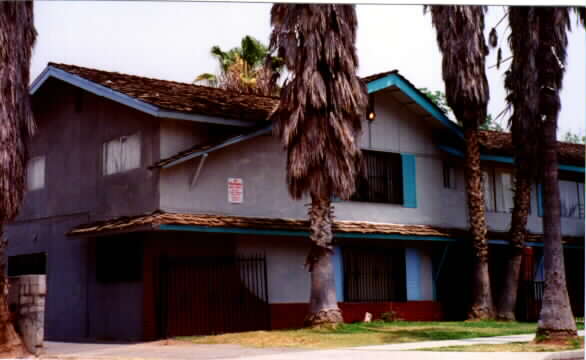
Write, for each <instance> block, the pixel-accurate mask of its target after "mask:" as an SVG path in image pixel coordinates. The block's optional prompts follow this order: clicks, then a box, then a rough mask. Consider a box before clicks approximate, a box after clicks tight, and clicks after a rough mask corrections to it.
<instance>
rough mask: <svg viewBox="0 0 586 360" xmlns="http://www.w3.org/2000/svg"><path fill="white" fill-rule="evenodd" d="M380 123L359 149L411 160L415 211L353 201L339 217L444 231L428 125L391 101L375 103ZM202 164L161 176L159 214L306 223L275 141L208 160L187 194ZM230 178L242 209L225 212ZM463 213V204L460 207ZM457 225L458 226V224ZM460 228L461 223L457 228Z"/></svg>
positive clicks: (254, 142)
mask: <svg viewBox="0 0 586 360" xmlns="http://www.w3.org/2000/svg"><path fill="white" fill-rule="evenodd" d="M376 104H377V107H376V111H377V119H376V121H374V122H373V123H372V124H370V126H369V124H368V123H367V122H366V121H365V122H364V125H363V129H364V131H363V134H362V137H361V140H360V142H361V145H362V147H363V148H364V149H371V150H378V151H386V152H396V153H405V154H410V155H414V156H415V164H416V173H417V177H416V181H417V185H416V191H417V197H418V207H417V208H405V207H404V206H402V205H391V204H380V203H378V204H375V203H365V202H356V201H347V202H337V203H336V204H335V207H336V217H337V218H338V219H342V220H368V221H380V222H392V223H406V224H409V223H411V224H434V225H447V224H449V223H450V221H451V219H450V218H449V217H447V216H446V214H445V211H443V210H444V208H443V207H442V205H441V202H442V191H441V190H442V187H441V181H442V162H441V159H440V157H441V156H442V154H440V153H439V152H438V151H437V150H436V147H435V146H434V145H433V141H432V129H431V128H430V126H429V123H428V122H426V120H422V119H421V118H420V117H419V116H418V115H416V114H415V113H413V112H411V111H410V110H409V109H407V108H405V107H403V106H402V105H401V104H399V103H398V102H397V101H396V100H395V99H394V98H393V97H392V96H391V95H390V94H388V93H381V94H380V96H379V95H377V99H376ZM199 161H200V158H198V159H194V160H190V161H188V162H186V163H183V164H180V165H177V166H175V167H171V168H168V169H162V170H161V171H160V176H161V180H160V194H161V208H162V209H164V210H169V211H194V212H213V213H219V214H231V215H242V216H267V217H290V218H304V217H306V216H307V215H306V214H307V209H306V207H305V204H307V203H308V199H302V200H298V201H295V200H292V199H291V198H290V196H289V194H288V192H287V187H286V179H285V166H286V153H285V151H284V150H283V149H282V146H281V145H280V143H279V142H278V139H276V138H274V137H272V136H260V137H257V138H254V139H251V140H247V141H245V142H242V143H239V144H235V145H231V146H229V147H227V148H224V149H221V150H218V151H215V152H213V153H210V154H209V156H208V158H207V159H206V160H205V163H204V165H203V167H202V170H201V173H200V175H199V177H198V179H197V183H196V184H195V186H193V187H191V186H190V181H191V178H192V177H193V175H194V173H195V171H196V169H197V166H198V163H199ZM228 178H242V179H243V183H244V202H243V203H242V204H230V203H229V202H228V195H227V180H228ZM461 207H462V209H461V210H462V211H464V209H463V204H462V205H461ZM458 220H459V219H458ZM462 224H463V225H462V226H464V225H465V219H464V221H463V223H462Z"/></svg>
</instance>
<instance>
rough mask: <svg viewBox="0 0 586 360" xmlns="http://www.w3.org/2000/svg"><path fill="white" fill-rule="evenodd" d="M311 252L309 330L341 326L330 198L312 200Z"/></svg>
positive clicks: (315, 197) (309, 262)
mask: <svg viewBox="0 0 586 360" xmlns="http://www.w3.org/2000/svg"><path fill="white" fill-rule="evenodd" d="M309 222H310V234H309V237H310V239H311V240H312V245H311V249H310V251H309V254H308V256H307V265H308V266H309V271H310V272H311V294H310V298H309V315H308V316H307V318H306V319H305V324H306V325H307V326H312V327H315V326H323V325H334V326H335V325H336V324H339V323H342V322H343V321H344V320H343V318H342V312H341V311H340V309H339V308H338V302H337V300H336V283H335V279H334V266H333V264H332V255H333V249H332V245H331V244H332V205H331V201H330V199H329V197H321V198H320V197H318V196H313V195H312V198H311V207H310V210H309Z"/></svg>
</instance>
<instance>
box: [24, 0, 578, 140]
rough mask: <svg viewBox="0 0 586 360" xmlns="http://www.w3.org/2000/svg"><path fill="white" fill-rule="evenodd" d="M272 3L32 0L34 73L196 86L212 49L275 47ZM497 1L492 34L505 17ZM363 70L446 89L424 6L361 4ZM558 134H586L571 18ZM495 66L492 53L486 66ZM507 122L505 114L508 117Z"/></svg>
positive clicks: (495, 80)
mask: <svg viewBox="0 0 586 360" xmlns="http://www.w3.org/2000/svg"><path fill="white" fill-rule="evenodd" d="M270 7H271V5H270V4H267V3H264V4H262V3H199V2H136V1H134V2H123V1H117V2H113V1H103V2H99V1H98V2H93V1H83V2H70V1H65V2H62V1H35V25H36V28H37V31H38V33H39V36H38V38H37V43H36V47H35V50H34V55H33V61H32V69H31V71H32V73H31V76H32V78H33V79H34V78H35V77H36V76H37V75H38V74H39V73H40V72H41V71H42V70H43V69H44V67H45V66H46V65H47V63H48V62H50V61H52V62H62V63H66V64H74V65H80V66H86V67H93V68H97V69H103V70H108V71H118V72H123V73H128V74H135V75H141V76H147V77H154V78H159V79H165V80H174V81H182V82H191V81H192V80H193V79H194V78H195V77H196V76H197V75H198V74H200V73H202V72H216V71H217V70H218V68H217V64H216V62H215V60H214V59H213V58H212V57H211V55H210V54H209V50H210V48H211V47H212V46H213V45H219V46H220V47H221V48H223V49H229V48H231V47H233V46H237V45H239V43H240V39H242V37H243V36H244V35H252V36H254V37H256V38H258V39H259V40H261V41H262V42H264V43H268V38H269V34H270V31H271V28H270V23H269V13H270ZM504 12H505V9H504V7H502V6H491V7H489V12H488V15H487V18H486V28H487V29H486V30H487V32H488V30H490V28H491V27H492V26H494V25H496V23H497V22H498V21H499V20H500V19H501V18H502V16H503V14H504ZM357 14H358V39H357V44H356V45H357V48H358V56H359V59H360V68H359V74H360V75H362V76H366V75H370V74H373V73H378V72H383V71H388V70H391V69H398V70H399V71H400V72H401V74H403V75H404V76H405V77H406V78H407V79H409V80H410V81H411V82H413V83H414V84H415V86H417V87H427V88H429V89H432V90H442V91H443V89H444V84H443V81H442V77H441V54H440V53H439V50H438V48H437V45H436V40H435V35H436V33H435V30H434V29H433V28H432V26H431V19H430V16H429V14H427V15H424V14H423V7H422V6H421V5H357ZM506 30H507V23H506V19H505V21H503V22H502V23H501V24H500V25H499V27H498V33H499V35H500V38H499V40H500V41H501V43H502V47H503V58H506V57H507V56H508V54H509V52H508V48H507V42H506V40H507V39H506V36H507V35H508V31H506ZM572 30H573V31H572V33H571V34H570V36H569V46H568V64H567V67H566V70H567V71H566V75H565V79H564V87H563V91H562V111H561V114H560V119H559V128H560V129H559V133H565V132H566V131H567V130H571V131H572V132H574V133H579V134H581V135H583V134H585V133H586V36H585V35H586V33H585V31H584V30H583V28H582V27H580V26H577V24H576V21H575V18H573V19H572ZM495 63H496V50H494V51H491V55H490V57H489V59H488V65H489V66H490V65H493V64H495ZM507 67H508V63H505V64H504V65H502V66H501V68H500V70H497V69H496V68H492V69H489V70H488V71H487V74H488V78H489V81H490V90H491V101H490V104H489V113H491V114H493V117H494V116H496V115H497V114H499V113H500V112H501V111H502V110H503V109H504V108H505V102H504V96H505V91H504V89H503V81H502V80H503V73H504V70H505V69H506V68H507ZM504 121H506V119H505V118H504V117H503V118H501V122H502V123H504Z"/></svg>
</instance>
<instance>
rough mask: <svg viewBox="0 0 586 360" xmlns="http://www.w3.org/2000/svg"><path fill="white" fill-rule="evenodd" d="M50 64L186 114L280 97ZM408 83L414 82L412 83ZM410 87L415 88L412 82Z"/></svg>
mask: <svg viewBox="0 0 586 360" xmlns="http://www.w3.org/2000/svg"><path fill="white" fill-rule="evenodd" d="M49 67H53V68H56V69H59V70H63V71H65V72H67V73H70V74H73V75H76V76H79V77H81V78H83V79H86V80H89V81H91V82H93V83H95V84H98V85H101V86H103V87H106V88H108V89H111V90H114V91H116V92H119V93H122V94H124V95H127V96H130V97H132V98H135V99H137V100H140V101H143V102H145V103H147V104H151V105H154V106H157V107H159V108H161V109H165V110H170V111H177V112H182V113H187V114H198V115H207V116H213V117H220V118H227V119H236V120H243V121H247V122H257V121H263V120H267V118H268V116H269V114H270V113H271V112H272V111H273V109H274V108H275V107H276V106H277V104H278V101H279V99H278V98H276V97H265V96H257V95H250V94H242V93H238V92H234V91H229V90H224V89H219V88H213V87H207V86H198V85H193V84H187V83H181V82H175V81H167V80H158V79H151V78H147V77H142V76H135V75H128V74H121V73H117V72H110V71H103V70H96V69H90V68H85V67H81V66H75V65H66V64H58V63H49ZM392 74H396V75H398V76H401V75H400V74H399V72H398V71H397V70H392V71H387V72H382V73H378V74H374V75H370V76H367V77H364V78H362V80H363V81H364V82H365V83H369V82H372V81H375V80H378V79H381V78H384V77H385V76H388V75H392ZM401 78H402V79H404V80H405V81H407V82H408V80H407V79H405V78H404V77H402V76H401ZM411 85H412V86H413V84H411ZM413 87H414V88H415V86H413ZM480 143H481V146H482V150H483V152H484V153H488V154H494V155H504V156H512V155H513V146H512V141H511V135H510V134H509V133H502V132H496V131H483V132H482V133H481V136H480ZM206 146H212V144H203V145H196V146H193V147H192V148H190V149H185V150H184V151H182V152H181V153H178V154H176V155H173V156H172V158H173V159H171V160H170V161H173V160H174V159H177V158H181V157H182V156H187V155H189V154H192V153H193V152H194V151H201V149H205V147H206ZM165 160H167V159H165ZM559 161H560V163H563V164H571V165H577V166H584V163H585V147H584V145H580V144H569V143H563V142H560V143H559ZM155 165H160V164H155Z"/></svg>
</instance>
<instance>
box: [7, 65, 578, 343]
mask: <svg viewBox="0 0 586 360" xmlns="http://www.w3.org/2000/svg"><path fill="white" fill-rule="evenodd" d="M364 81H365V82H366V84H367V85H368V91H369V93H370V101H371V105H372V108H373V109H374V112H375V114H376V116H375V117H374V120H368V119H366V116H365V119H364V124H363V133H362V135H361V136H362V137H361V146H362V148H363V150H364V151H363V154H364V159H365V161H364V163H365V172H364V174H365V175H364V177H363V178H362V179H361V180H360V186H359V187H358V190H357V192H356V194H355V195H354V196H353V198H352V200H350V201H336V202H335V204H334V206H335V217H336V221H335V224H334V232H335V234H334V240H335V243H336V248H335V258H334V263H335V272H336V291H337V298H338V300H339V302H340V307H341V308H342V310H343V312H344V315H345V319H346V321H357V320H360V319H361V318H362V317H363V316H364V312H365V311H369V312H371V313H374V314H375V316H380V314H381V313H383V312H389V311H393V312H395V313H396V314H397V315H398V316H399V317H401V318H403V319H410V320H433V319H458V318H462V317H463V316H464V315H465V312H466V309H467V304H468V300H469V284H470V280H471V279H470V256H469V254H468V252H467V244H469V241H468V238H467V233H466V229H467V227H468V224H467V214H466V212H467V209H466V201H465V200H466V199H465V198H466V193H465V189H464V178H463V170H462V169H463V156H462V154H463V134H462V131H461V128H460V127H459V126H458V125H457V124H455V123H453V122H452V121H450V120H449V119H448V118H447V117H446V116H445V115H444V114H443V113H442V112H441V110H439V109H438V108H437V107H436V106H435V105H434V104H433V103H432V102H431V101H429V99H428V98H427V97H426V96H425V95H423V94H422V93H421V92H419V91H418V90H417V88H416V87H415V86H414V85H413V84H411V83H410V82H409V81H408V80H407V79H405V78H404V77H403V76H402V75H400V74H399V73H398V72H397V71H391V72H387V73H382V74H377V75H374V76H370V77H367V78H365V79H364ZM31 93H32V94H33V104H34V113H35V118H36V121H37V124H38V132H37V135H36V136H35V137H34V139H33V140H32V143H31V151H30V154H31V159H30V162H29V165H28V183H27V193H26V196H25V200H24V204H23V207H22V210H21V213H20V216H19V217H18V218H17V219H16V221H15V222H14V223H13V224H11V225H9V226H7V237H8V239H9V250H8V253H9V259H8V272H9V274H10V275H18V274H27V273H46V274H47V279H48V280H47V281H48V296H47V303H46V319H45V324H46V331H45V334H46V337H47V338H48V339H51V340H72V339H80V338H97V339H127V340H140V339H154V338H158V337H165V336H172V335H189V334H196V333H211V332H222V331H236V330H250V329H259V328H287V327H295V326H300V325H301V323H302V321H303V317H304V315H305V312H306V311H307V304H308V300H309V273H308V272H307V269H306V268H304V263H305V256H306V254H307V251H308V248H309V240H308V237H307V235H308V225H307V221H306V219H307V207H306V204H307V202H308V201H307V199H306V200H301V201H294V200H292V199H291V197H290V196H289V194H288V192H287V187H286V184H285V164H286V161H285V159H286V154H285V151H284V149H283V147H282V145H281V144H280V143H279V141H278V139H277V138H275V137H274V136H272V134H271V124H270V123H269V122H268V120H267V118H268V116H269V114H270V112H271V111H272V110H273V109H274V108H275V105H276V104H277V102H278V99H277V98H271V97H261V96H253V95H243V94H238V93H233V92H230V91H225V90H221V89H217V88H209V87H203V86H195V85H191V84H184V83H177V82H171V81H162V80H156V79H149V78H144V77H138V76H131V75H125V74H119V73H113V72H107V71H101V70H95V69H88V68H83V67H78V66H72V65H63V64H52V63H51V64H49V65H48V66H47V68H46V69H45V71H44V72H43V73H42V74H41V75H40V76H39V77H38V78H37V79H36V80H35V81H34V83H33V84H32V86H31ZM482 151H483V153H482V160H483V164H484V167H485V171H484V174H485V177H484V180H485V189H486V191H485V194H486V201H487V220H488V225H489V230H490V231H489V240H490V241H489V242H490V244H491V271H492V277H493V285H494V286H493V287H494V288H495V289H494V291H498V287H499V282H500V281H501V280H500V279H501V278H502V271H503V268H504V267H503V264H504V263H503V261H504V256H503V249H505V248H506V244H507V242H506V231H507V230H508V227H509V224H510V211H511V208H512V196H513V190H512V186H513V185H512V184H513V180H512V179H513V178H512V169H513V168H512V162H513V160H512V147H511V139H510V136H509V134H506V133H496V132H484V133H483V134H482ZM559 154H560V179H561V180H560V189H561V190H562V209H563V214H562V215H563V218H562V230H563V235H564V242H565V245H564V246H566V248H567V249H569V251H566V265H567V277H568V287H569V289H570V294H571V297H572V301H573V303H574V304H575V307H574V309H575V311H579V312H583V307H582V304H583V299H584V285H583V284H584V273H583V266H584V251H583V247H584V240H583V237H584V146H582V145H573V144H565V143H561V144H560V150H559ZM531 206H532V207H531V214H530V217H529V222H528V229H529V231H530V233H531V235H530V240H531V241H530V242H529V243H528V247H529V248H528V250H527V254H528V255H527V256H526V258H525V264H524V275H523V279H524V280H527V281H532V282H535V281H539V280H540V279H541V280H542V264H541V254H542V243H541V238H540V237H541V235H540V234H541V233H542V218H541V215H542V214H541V212H542V208H541V201H540V190H539V186H538V185H535V189H534V191H533V194H532V205H531ZM576 248H579V249H580V250H578V251H576V250H575V249H576ZM533 290H534V289H533V288H532V291H533ZM521 298H523V296H521ZM521 300H523V299H521ZM533 300H535V299H533ZM523 301H524V300H523ZM523 301H520V303H523Z"/></svg>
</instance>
